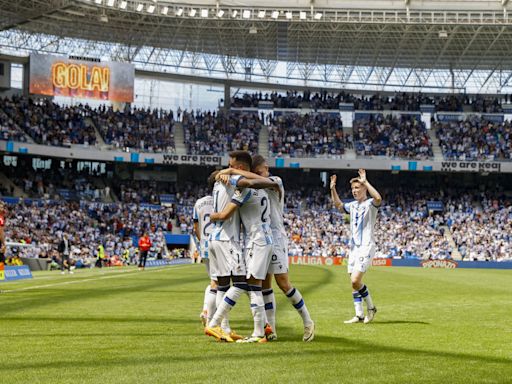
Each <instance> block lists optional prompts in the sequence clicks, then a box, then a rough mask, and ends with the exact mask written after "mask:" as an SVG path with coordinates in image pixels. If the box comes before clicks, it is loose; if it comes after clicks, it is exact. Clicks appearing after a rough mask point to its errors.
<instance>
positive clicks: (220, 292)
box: [208, 285, 229, 327]
mask: <svg viewBox="0 0 512 384" xmlns="http://www.w3.org/2000/svg"><path fill="white" fill-rule="evenodd" d="M228 289H229V285H225V286H222V285H219V286H218V287H217V294H216V295H215V308H216V309H215V313H213V314H212V315H211V319H209V321H208V326H209V327H216V326H217V325H219V321H216V322H214V321H213V317H214V316H215V314H216V313H217V312H218V310H219V306H220V304H221V303H222V302H223V301H224V296H225V295H226V292H227V291H228ZM208 317H210V316H208ZM228 325H229V323H228Z"/></svg>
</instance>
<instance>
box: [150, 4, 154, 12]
mask: <svg viewBox="0 0 512 384" xmlns="http://www.w3.org/2000/svg"><path fill="white" fill-rule="evenodd" d="M148 12H149V13H153V12H155V6H154V5H153V4H150V5H148Z"/></svg>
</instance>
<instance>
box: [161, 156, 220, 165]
mask: <svg viewBox="0 0 512 384" xmlns="http://www.w3.org/2000/svg"><path fill="white" fill-rule="evenodd" d="M221 160H222V157H221V156H204V155H164V161H163V163H164V164H189V165H220V164H221Z"/></svg>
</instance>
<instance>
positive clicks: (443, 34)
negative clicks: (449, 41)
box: [439, 29, 448, 39]
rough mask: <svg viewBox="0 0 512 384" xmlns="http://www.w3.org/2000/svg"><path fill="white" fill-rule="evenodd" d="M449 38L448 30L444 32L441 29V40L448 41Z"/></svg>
mask: <svg viewBox="0 0 512 384" xmlns="http://www.w3.org/2000/svg"><path fill="white" fill-rule="evenodd" d="M447 37H448V32H446V30H444V29H441V30H440V31H439V38H440V39H446V38H447Z"/></svg>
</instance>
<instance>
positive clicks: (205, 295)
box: [203, 284, 211, 312]
mask: <svg viewBox="0 0 512 384" xmlns="http://www.w3.org/2000/svg"><path fill="white" fill-rule="evenodd" d="M210 289H211V287H210V284H208V285H207V286H206V289H205V290H204V300H203V312H204V311H207V310H208V294H209V293H210Z"/></svg>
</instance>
